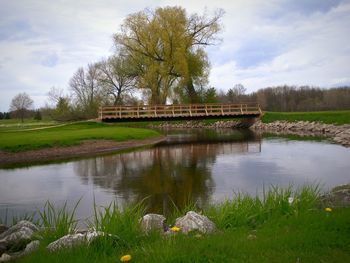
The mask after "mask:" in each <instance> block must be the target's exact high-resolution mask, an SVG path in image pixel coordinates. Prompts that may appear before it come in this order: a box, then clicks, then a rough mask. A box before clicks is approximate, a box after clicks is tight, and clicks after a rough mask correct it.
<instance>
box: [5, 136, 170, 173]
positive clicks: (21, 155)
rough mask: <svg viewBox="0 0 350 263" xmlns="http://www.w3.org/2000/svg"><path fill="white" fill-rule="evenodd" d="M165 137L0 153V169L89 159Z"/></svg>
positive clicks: (90, 141) (152, 142)
mask: <svg viewBox="0 0 350 263" xmlns="http://www.w3.org/2000/svg"><path fill="white" fill-rule="evenodd" d="M165 138H166V137H165V136H161V137H155V138H150V139H144V140H129V141H122V142H117V141H113V140H86V141H83V142H82V143H81V144H79V145H73V146H67V147H52V148H43V149H38V150H29V151H23V152H16V153H13V152H5V151H0V167H2V168H4V167H6V166H9V165H21V164H34V163H37V162H49V161H60V160H68V159H70V158H80V157H89V156H93V155H96V154H105V153H112V152H117V151H121V150H127V149H133V148H138V147H144V146H148V145H154V144H157V143H159V142H161V141H163V140H165Z"/></svg>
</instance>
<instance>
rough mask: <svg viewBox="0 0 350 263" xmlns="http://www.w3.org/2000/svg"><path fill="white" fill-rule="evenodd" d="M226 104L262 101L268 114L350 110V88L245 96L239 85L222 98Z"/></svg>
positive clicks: (264, 91)
mask: <svg viewBox="0 0 350 263" xmlns="http://www.w3.org/2000/svg"><path fill="white" fill-rule="evenodd" d="M218 98H219V101H220V102H222V103H241V102H258V103H259V104H260V105H261V107H262V108H263V110H266V111H287V112H288V111H322V110H349V109H350V87H338V88H331V89H322V88H319V87H312V86H287V85H283V86H277V87H268V88H264V89H260V90H258V91H256V92H253V93H251V94H245V88H244V87H243V86H242V85H240V84H238V85H236V86H235V87H234V88H232V89H229V90H228V92H227V93H222V92H221V93H220V94H219V95H218Z"/></svg>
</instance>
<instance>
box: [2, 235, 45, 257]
mask: <svg viewBox="0 0 350 263" xmlns="http://www.w3.org/2000/svg"><path fill="white" fill-rule="evenodd" d="M39 245H40V241H39V240H34V241H32V242H30V243H29V244H27V246H26V247H25V249H23V250H22V251H19V252H15V253H11V254H7V253H4V254H2V256H1V258H0V262H6V261H10V260H14V259H18V258H20V257H23V256H25V255H28V254H30V253H32V252H33V251H35V250H36V249H38V247H39Z"/></svg>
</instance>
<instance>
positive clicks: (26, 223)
mask: <svg viewBox="0 0 350 263" xmlns="http://www.w3.org/2000/svg"><path fill="white" fill-rule="evenodd" d="M22 228H26V229H30V230H31V231H32V232H37V231H39V228H38V227H37V226H36V225H34V224H33V223H32V222H29V221H25V220H22V221H20V222H18V223H17V224H16V225H14V226H12V227H10V228H9V229H7V230H6V231H5V232H3V233H2V234H0V240H1V239H4V238H5V237H7V236H9V235H11V234H13V233H15V232H18V231H19V230H20V229H22Z"/></svg>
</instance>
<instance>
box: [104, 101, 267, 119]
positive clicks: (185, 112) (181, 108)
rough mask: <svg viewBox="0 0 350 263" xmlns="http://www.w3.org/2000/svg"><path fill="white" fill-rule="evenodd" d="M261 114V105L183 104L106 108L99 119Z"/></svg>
mask: <svg viewBox="0 0 350 263" xmlns="http://www.w3.org/2000/svg"><path fill="white" fill-rule="evenodd" d="M247 114H261V109H260V106H259V104H256V103H244V104H182V105H140V106H104V107H101V108H100V110H99V118H100V119H101V120H103V119H125V118H162V117H164V118H167V117H168V118H171V117H200V116H203V117H204V116H225V115H247Z"/></svg>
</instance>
